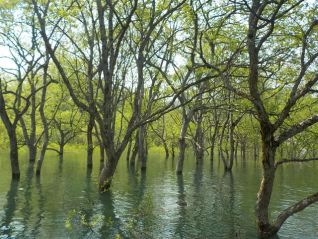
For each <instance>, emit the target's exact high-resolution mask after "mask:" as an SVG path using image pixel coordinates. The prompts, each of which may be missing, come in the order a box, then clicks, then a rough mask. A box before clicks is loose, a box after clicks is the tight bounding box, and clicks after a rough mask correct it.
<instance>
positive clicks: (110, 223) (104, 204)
mask: <svg viewBox="0 0 318 239" xmlns="http://www.w3.org/2000/svg"><path fill="white" fill-rule="evenodd" d="M99 202H100V208H99V211H100V213H101V215H102V216H103V217H102V218H103V220H102V223H101V226H100V229H99V230H98V233H99V234H100V235H109V237H108V238H114V237H115V236H116V235H117V234H118V231H119V224H120V223H119V219H118V218H117V217H116V214H115V207H114V196H113V193H112V191H111V190H108V191H107V192H104V193H102V194H100V195H99Z"/></svg>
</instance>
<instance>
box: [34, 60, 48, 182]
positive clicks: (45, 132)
mask: <svg viewBox="0 0 318 239" xmlns="http://www.w3.org/2000/svg"><path fill="white" fill-rule="evenodd" d="M47 68H48V65H47V64H46V65H45V67H44V76H43V86H45V85H46V82H47ZM46 90H47V87H46V86H45V87H44V88H43V90H42V96H41V104H40V108H39V112H40V117H41V121H42V125H43V144H42V148H41V152H40V157H39V159H38V161H37V166H36V175H37V176H39V175H40V174H41V169H42V164H43V161H44V157H45V153H46V149H47V146H48V144H49V126H48V122H47V120H46V117H45V113H44V106H45V102H46Z"/></svg>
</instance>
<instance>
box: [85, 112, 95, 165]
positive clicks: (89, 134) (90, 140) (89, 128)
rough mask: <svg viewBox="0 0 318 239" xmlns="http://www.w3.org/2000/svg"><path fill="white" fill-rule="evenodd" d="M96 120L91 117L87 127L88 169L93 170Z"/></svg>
mask: <svg viewBox="0 0 318 239" xmlns="http://www.w3.org/2000/svg"><path fill="white" fill-rule="evenodd" d="M94 124H95V120H94V117H93V116H91V115H90V116H89V122H88V125H87V135H86V136H87V168H93V151H94V146H93V129H94Z"/></svg>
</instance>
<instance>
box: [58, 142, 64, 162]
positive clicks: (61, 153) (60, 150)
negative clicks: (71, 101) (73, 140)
mask: <svg viewBox="0 0 318 239" xmlns="http://www.w3.org/2000/svg"><path fill="white" fill-rule="evenodd" d="M64 145H65V144H64V143H61V144H60V145H59V158H60V160H61V161H62V160H63V158H64Z"/></svg>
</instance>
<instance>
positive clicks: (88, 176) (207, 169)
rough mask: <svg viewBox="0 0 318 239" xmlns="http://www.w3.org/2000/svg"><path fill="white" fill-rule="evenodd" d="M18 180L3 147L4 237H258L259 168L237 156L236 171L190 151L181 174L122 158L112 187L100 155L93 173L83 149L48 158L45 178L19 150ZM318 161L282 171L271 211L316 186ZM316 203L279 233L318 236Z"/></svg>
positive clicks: (167, 164)
mask: <svg viewBox="0 0 318 239" xmlns="http://www.w3.org/2000/svg"><path fill="white" fill-rule="evenodd" d="M20 162H21V172H22V177H21V180H20V182H18V183H16V182H13V183H12V182H11V178H10V176H11V175H10V170H9V160H8V158H7V154H0V180H1V181H0V238H1V239H3V238H173V239H174V238H257V234H256V230H255V217H254V207H255V199H256V193H257V189H258V186H259V181H260V168H259V165H258V163H256V162H254V161H252V160H251V161H248V160H247V161H245V162H242V161H240V160H239V161H238V162H236V163H235V164H234V168H233V172H232V173H231V174H229V173H227V174H224V172H223V165H222V163H220V162H219V161H218V160H215V162H214V164H213V165H211V164H210V162H209V161H208V160H206V161H205V162H204V164H203V166H201V167H200V166H198V167H197V166H196V165H195V162H194V159H193V157H192V155H188V156H187V159H186V163H185V170H184V175H183V177H177V176H176V175H175V173H174V169H175V163H176V162H175V161H173V160H171V159H168V160H165V159H164V158H163V157H162V155H160V154H155V153H152V154H150V155H149V161H148V168H147V172H146V173H145V174H141V173H140V172H139V171H136V172H135V171H134V170H133V169H131V168H129V167H128V166H127V164H126V162H125V160H121V161H120V163H119V165H118V170H117V172H116V175H115V177H114V180H113V187H112V190H111V191H109V192H107V193H105V194H103V195H100V194H99V193H98V192H97V177H98V172H99V162H98V158H95V161H94V163H95V164H94V169H93V171H92V172H87V170H86V161H85V152H84V151H83V152H77V153H67V154H66V155H65V159H64V162H63V164H60V163H59V160H58V158H57V156H55V155H54V154H49V155H48V156H47V158H46V159H45V162H44V166H43V171H42V176H41V179H37V178H36V177H35V176H34V175H32V174H31V173H30V172H28V169H27V160H26V157H25V156H23V155H22V156H21V160H20ZM317 171H318V165H315V163H309V164H303V165H299V164H296V165H286V166H284V168H280V169H279V170H278V172H277V177H276V182H275V189H274V195H273V198H272V199H273V200H272V204H271V205H272V207H271V211H272V214H273V216H275V215H277V213H278V212H279V211H281V210H283V209H284V208H286V207H287V206H289V205H290V204H291V203H293V202H295V201H297V200H299V199H301V198H303V197H305V196H306V195H308V194H311V193H313V192H315V191H318V186H317V182H318V174H317ZM317 219H318V205H314V206H311V207H309V208H307V209H306V210H304V211H303V212H301V213H299V214H297V215H294V216H293V217H291V218H290V219H288V220H287V221H286V223H285V224H284V225H283V228H282V229H281V231H280V232H279V234H278V236H277V238H318V220H317Z"/></svg>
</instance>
